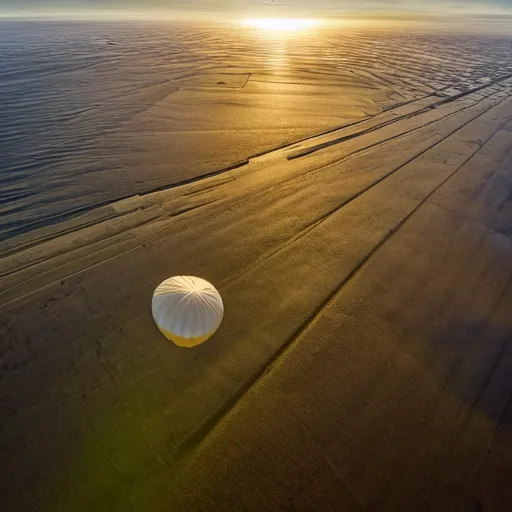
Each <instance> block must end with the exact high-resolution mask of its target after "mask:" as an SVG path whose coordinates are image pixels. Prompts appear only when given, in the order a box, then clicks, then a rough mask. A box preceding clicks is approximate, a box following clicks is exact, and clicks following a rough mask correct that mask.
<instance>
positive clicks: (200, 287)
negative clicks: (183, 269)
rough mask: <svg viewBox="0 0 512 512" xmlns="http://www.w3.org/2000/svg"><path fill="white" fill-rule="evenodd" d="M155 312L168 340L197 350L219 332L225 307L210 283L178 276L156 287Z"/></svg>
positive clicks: (157, 321) (153, 305) (154, 297)
mask: <svg viewBox="0 0 512 512" xmlns="http://www.w3.org/2000/svg"><path fill="white" fill-rule="evenodd" d="M152 311H153V318H154V320H155V322H156V325H157V326H158V328H159V329H160V331H161V332H162V334H163V335H164V336H165V337H166V338H167V339H168V340H171V341H172V342H173V343H175V344H176V345H178V346H179V347H195V346H196V345H199V344H200V343H203V342H205V341H206V340H207V339H208V338H210V337H211V336H212V335H213V333H214V332H215V331H216V330H217V329H218V327H219V325H220V323H221V321H222V317H223V315H224V305H223V303H222V298H221V296H220V294H219V292H218V291H217V289H216V288H215V287H214V286H213V285H212V284H210V283H209V282H208V281H205V280H204V279H201V278H200V277H193V276H175V277H171V278H169V279H166V280H165V281H163V282H162V283H160V284H159V285H158V286H157V287H156V289H155V291H154V293H153V301H152Z"/></svg>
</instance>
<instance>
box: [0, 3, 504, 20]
mask: <svg viewBox="0 0 512 512" xmlns="http://www.w3.org/2000/svg"><path fill="white" fill-rule="evenodd" d="M163 12H165V13H173V12H176V13H178V12H179V13H191V14H192V13H204V14H213V15H215V14H217V15H228V16H240V15H247V16H262V17H272V16H274V17H283V16H288V17H289V16H294V17H296V16H314V17H334V18H336V17H344V16H345V17H346V16H351V17H354V16H361V17H366V16H391V17H392V16H396V17H407V16H411V17H422V16H434V17H436V16H439V17H441V16H443V15H446V14H450V15H454V16H467V15H469V16H484V17H485V16H487V17H491V18H492V17H499V16H501V15H505V14H512V0H428V1H427V0H0V14H4V15H5V14H7V15H9V14H10V15H31V14H41V15H44V14H48V15H51V14H65V13H84V14H86V13H96V14H105V15H107V14H109V13H110V14H112V13H117V14H121V13H132V14H136V13H141V14H146V15H150V14H152V13H154V14H157V13H163Z"/></svg>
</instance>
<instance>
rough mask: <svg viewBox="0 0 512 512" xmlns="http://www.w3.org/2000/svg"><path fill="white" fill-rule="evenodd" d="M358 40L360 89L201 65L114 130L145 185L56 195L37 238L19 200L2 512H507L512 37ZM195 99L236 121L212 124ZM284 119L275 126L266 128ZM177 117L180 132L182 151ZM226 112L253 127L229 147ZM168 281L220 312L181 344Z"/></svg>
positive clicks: (10, 273)
mask: <svg viewBox="0 0 512 512" xmlns="http://www.w3.org/2000/svg"><path fill="white" fill-rule="evenodd" d="M386 37H389V38H390V39H386ZM439 37H441V36H439ZM461 37H462V36H461ZM393 38H395V39H393ZM397 38H398V39H397ZM429 38H430V39H429ZM404 39H407V40H408V41H410V48H411V50H410V52H408V53H405V52H403V56H402V57H401V59H400V58H397V57H396V55H395V53H394V51H392V50H393V48H394V47H393V44H395V45H401V46H402V47H403V46H404ZM351 41H353V47H352V48H353V56H352V57H350V53H349V52H348V51H346V52H345V57H346V58H351V59H353V61H355V60H356V56H357V55H359V59H360V67H361V70H360V71H358V68H357V66H355V65H354V63H353V62H352V61H351V63H350V65H347V66H346V68H347V69H344V68H341V67H340V70H339V71H338V72H337V74H336V76H335V77H332V76H329V78H328V82H329V83H322V84H320V83H319V82H316V80H317V79H318V76H316V77H315V84H314V85H308V83H307V82H308V80H310V79H311V77H310V78H307V76H308V73H312V72H313V71H311V69H306V66H305V64H304V61H302V64H301V65H295V67H294V66H293V65H292V66H291V67H290V69H291V70H292V71H293V73H292V71H290V73H291V74H293V82H294V83H293V84H292V83H287V84H285V83H284V82H285V80H284V79H283V71H282V69H281V73H280V74H279V73H278V77H279V78H278V79H277V80H274V81H273V80H271V79H270V78H269V77H271V74H270V73H269V68H268V67H265V66H264V67H265V70H264V71H261V75H259V79H256V80H255V83H251V81H252V80H253V79H254V76H256V75H258V74H257V73H256V72H255V71H254V69H253V68H252V67H251V68H250V69H251V70H252V71H250V70H247V73H248V74H251V76H250V77H249V79H248V81H247V82H246V83H245V84H244V83H243V79H242V78H241V76H242V75H241V74H242V68H241V64H238V67H237V71H236V73H231V72H229V73H228V71H226V70H225V69H224V70H222V71H221V70H219V69H218V68H217V69H216V70H215V72H210V71H208V72H205V71H204V70H201V72H200V73H198V74H197V75H196V76H195V78H194V85H193V87H194V88H196V87H198V88H199V89H200V91H196V90H195V89H194V91H192V92H191V91H190V90H188V89H187V88H186V87H185V86H183V87H185V88H184V89H183V91H184V92H183V94H184V97H180V96H176V95H173V94H166V95H165V97H164V98H160V99H159V100H158V103H155V104H152V105H151V106H150V107H149V108H144V110H143V111H141V112H140V113H138V114H137V116H136V117H135V118H133V119H128V120H126V121H125V122H124V123H123V128H122V129H118V128H115V129H112V130H111V131H109V132H108V134H105V135H104V137H103V136H102V139H103V140H102V141H101V144H100V145H101V152H105V153H108V154H109V157H110V156H111V155H113V156H114V158H115V159H116V160H117V161H118V162H123V166H124V167H123V169H130V168H131V169H132V170H133V174H132V175H133V176H134V177H135V176H137V174H136V173H135V171H134V169H136V168H144V162H145V161H144V152H147V153H148V154H149V155H150V158H152V159H153V160H152V162H154V163H153V164H151V165H149V166H148V167H147V169H150V172H149V171H145V174H143V175H139V178H137V179H142V180H144V183H145V186H144V187H139V189H137V187H136V186H135V181H132V182H130V183H129V185H127V187H126V188H122V187H121V188H122V193H121V192H120V193H119V197H115V194H116V193H117V189H116V191H115V194H114V196H113V195H112V192H111V187H110V188H109V187H106V186H101V187H99V186H98V184H97V183H96V185H95V187H96V188H95V190H96V191H95V192H94V193H91V194H90V195H88V194H82V193H81V194H80V195H81V196H86V197H85V199H84V200H83V202H77V203H73V209H74V210H75V211H74V213H71V214H70V213H69V212H70V210H68V209H67V208H66V207H65V206H66V205H68V203H67V202H64V203H62V202H60V201H49V204H50V206H44V211H45V212H46V213H44V215H46V214H47V215H49V216H50V217H51V218H53V220H52V221H49V220H48V219H49V218H50V217H49V218H48V219H47V220H46V221H45V222H44V223H42V224H41V225H37V226H33V225H32V227H33V228H35V229H28V228H27V226H28V224H27V223H32V222H35V221H34V218H35V217H36V216H37V215H39V214H40V212H42V211H43V210H41V211H39V210H33V209H31V207H28V206H23V207H22V210H23V209H26V212H25V213H23V212H22V213H21V214H20V215H21V220H20V219H18V220H17V221H16V222H19V224H16V222H15V220H13V219H14V217H12V215H13V213H9V212H7V217H6V219H7V221H6V223H7V227H6V233H7V234H8V235H9V236H8V237H7V236H6V239H5V240H4V241H3V242H2V244H1V246H0V250H1V257H2V273H1V276H0V290H1V291H0V308H1V313H0V315H1V319H2V325H1V329H2V332H1V336H0V339H1V340H2V341H1V355H0V390H1V392H0V416H1V418H2V422H1V427H0V428H1V435H0V443H1V444H0V477H1V482H2V483H1V484H0V486H1V489H2V491H1V492H0V508H2V509H3V510H6V511H11V510H13V511H14V510H16V511H20V512H23V511H28V510H38V511H39V510H41V511H46V510H48V511H53V512H56V511H60V510H62V511H89V510H95V511H101V510H105V511H107V510H108V511H110V512H120V511H131V512H134V511H144V512H153V511H169V510H172V511H173V512H174V511H187V512H188V511H208V512H210V511H238V510H240V511H242V510H251V511H261V510H269V511H271V510H283V511H284V510H290V511H292V510H300V511H313V510H321V511H326V512H327V511H343V510H347V511H363V510H364V511H370V510H372V511H399V510H404V511H406V510H414V511H427V510H436V511H445V510H446V511H451V510H460V511H481V510H485V511H487V512H488V511H493V512H494V511H508V510H509V504H510V503H511V502H512V490H511V488H510V475H511V474H512V473H511V472H512V431H511V425H512V423H511V422H512V407H511V403H512V379H511V378H510V375H511V368H512V345H511V344H510V342H511V341H512V338H511V333H512V313H511V311H512V287H511V283H512V203H511V197H512V68H511V67H510V66H511V64H510V63H508V64H507V62H505V60H506V59H507V58H509V57H507V56H506V54H505V53H504V50H503V48H506V47H507V45H508V47H509V46H510V42H509V41H508V42H507V41H506V40H505V39H499V41H500V42H499V43H498V42H495V44H494V45H492V44H489V43H488V44H487V46H486V44H485V42H484V41H483V40H480V39H477V38H476V39H472V40H471V41H470V40H469V39H468V40H464V38H463V39H461V41H460V44H459V45H453V44H452V45H448V44H446V41H447V39H442V38H441V39H436V38H434V37H433V36H427V35H425V36H422V37H419V36H418V37H414V36H413V35H409V36H407V37H406V36H405V35H403V34H400V35H394V36H393V35H387V36H384V35H382V36H381V37H380V39H379V38H378V37H376V35H375V34H367V33H364V32H363V33H361V34H359V35H357V34H355V35H353V38H352V39H351ZM393 41H395V42H394V43H393ZM436 41H437V42H438V44H439V47H436V46H435V44H436ZM439 41H441V42H439ZM464 41H466V45H467V46H464ZM496 41H498V39H496ZM289 44H290V45H292V46H290V47H289V48H292V47H293V44H292V43H289ZM347 45H348V46H349V43H348V42H347ZM422 45H424V46H422ZM479 45H480V46H479ZM470 46H471V48H472V50H471V51H470V50H469V48H470ZM484 47H485V48H486V49H485V50H483V49H482V48H484ZM422 48H423V49H422ZM454 48H455V49H456V51H457V52H458V54H457V55H455V54H454V51H455V50H454ZM464 48H466V50H465V51H466V52H467V53H464V51H463V50H462V49H464ZM493 48H494V50H493ZM499 48H501V50H500V49H499ZM331 50H332V48H331ZM434 50H435V51H434ZM414 51H416V52H420V51H421V52H424V53H423V54H424V55H426V54H430V55H431V57H430V59H429V60H427V59H426V58H423V59H419V58H418V57H414ZM493 51H494V52H495V53H494V54H493ZM500 51H501V55H502V60H503V62H501V61H500V62H501V63H498V60H497V59H496V55H498V53H499V52H500ZM372 52H376V55H375V56H374V57H372V55H373V54H372ZM436 52H437V53H436ZM442 52H445V55H448V54H451V59H449V60H447V59H443V58H441V57H438V55H439V54H440V53H442ZM285 53H286V52H285ZM291 53H292V55H293V52H291ZM377 54H378V55H377ZM301 55H302V54H301ZM476 55H478V56H479V57H478V59H480V61H478V60H477V58H476V57H475V56H476ZM339 56H340V55H339V54H338V55H337V58H339ZM393 56H394V57H393ZM301 58H302V57H301ZM393 58H394V60H393ZM372 59H373V60H372ZM386 59H388V60H386ZM465 59H467V60H468V62H469V61H471V62H472V63H473V64H472V65H473V66H474V68H472V69H469V67H468V65H469V64H468V62H465ZM292 60H293V59H292ZM391 61H393V65H394V67H393V72H394V73H391V71H390V69H391ZM477 62H478V64H477ZM413 63H416V64H415V65H416V66H417V67H418V69H417V74H418V76H419V77H421V80H420V79H419V78H418V76H416V74H415V72H414V68H413ZM376 64H378V65H379V66H380V67H381V68H385V70H383V71H382V73H381V74H379V72H378V71H377V70H376V69H375V68H376ZM321 65H322V61H321V60H320V61H319V62H317V64H316V66H317V67H316V68H315V71H314V72H315V73H316V75H318V74H319V73H320V69H319V68H321ZM325 66H326V67H329V69H331V68H332V65H331V64H330V63H329V62H327V63H325ZM400 66H402V68H400ZM465 66H466V68H467V71H464V72H463V71H462V69H464V67H465ZM427 67H429V68H430V69H431V70H432V71H431V73H430V74H429V73H428V72H427V70H426V69H427ZM298 68H300V69H298ZM363 68H365V69H366V74H365V72H364V70H363ZM348 69H352V70H356V71H358V72H357V73H352V74H355V75H357V76H356V77H351V78H350V82H349V81H348V80H349V78H348V77H349V76H350V72H349V71H348ZM400 69H402V70H405V69H407V70H409V71H408V73H409V74H408V75H407V76H405V75H404V76H402V74H404V73H405V71H403V72H401V71H400ZM436 69H438V70H439V71H436ZM370 71H371V76H370ZM223 73H224V75H223V76H221V75H222V74H223ZM230 73H231V74H230ZM401 73H402V74H401ZM463 73H467V76H463ZM235 75H236V76H235ZM363 76H364V77H366V78H365V79H364V80H363V78H362V77H363ZM391 76H393V77H395V80H396V83H390V80H391V79H390V78H389V77H391ZM450 77H452V78H450ZM318 80H323V79H318ZM326 80H327V79H326ZM340 80H341V81H344V82H343V84H341V83H340ZM450 80H451V81H450ZM290 81H291V80H287V81H286V82H290ZM331 81H332V83H331ZM213 82H215V83H214V84H213V85H211V84H212V83H213ZM219 82H225V84H219ZM274 82H275V83H274ZM228 84H230V85H229V86H233V87H234V90H235V93H233V91H228V92H227V93H226V91H225V89H223V88H222V87H221V89H222V90H221V91H219V90H218V88H217V86H224V85H225V86H226V87H227V86H228ZM269 84H274V85H269ZM276 84H277V85H276ZM365 84H366V85H365ZM404 84H409V85H407V86H406V85H404ZM436 84H437V85H436ZM370 85H371V86H370ZM180 87H182V86H180ZM191 87H192V86H191ZM268 87H276V89H275V90H274V92H272V93H269V89H267V88H268ZM311 88H312V89H311ZM365 88H368V89H370V90H369V91H365ZM180 90H181V89H180ZM242 91H245V92H242ZM283 91H284V92H283ZM326 91H329V92H326ZM209 95H221V96H222V97H223V98H224V99H226V98H230V100H229V101H232V102H234V103H235V105H230V106H226V107H225V108H226V110H222V111H221V110H219V112H216V111H215V108H213V109H211V110H208V109H206V108H204V105H206V104H207V105H210V104H212V103H214V104H215V105H217V104H218V103H217V102H213V101H212V100H211V99H208V98H210V96H209ZM283 95H284V96H285V98H283ZM242 97H243V98H244V99H243V101H245V102H247V103H244V104H243V105H240V103H239V101H242V100H241V98H242ZM297 97H298V99H297ZM176 98H178V99H176ZM180 98H181V99H180ZM262 98H266V100H263V99H262ZM312 98H316V99H317V101H318V102H319V103H316V104H312V103H311V102H312V101H313V100H312ZM318 98H320V100H318ZM178 100H179V101H178ZM221 101H224V100H221ZM226 101H227V99H226ZM272 101H275V102H276V105H279V106H280V107H281V108H282V109H283V114H281V115H276V116H275V118H274V117H272V116H268V114H265V115H262V116H261V124H260V125H258V119H259V118H258V115H256V114H255V110H258V109H263V108H265V109H266V108H268V109H269V110H272V109H274V108H279V107H274V106H273V105H272V104H271V103H272ZM173 102H177V103H173ZM260 102H261V103H260ZM268 102H270V103H268ZM221 104H222V103H221ZM192 105H193V106H192ZM344 105H352V106H354V105H355V107H351V108H352V110H350V112H348V113H347V112H346V111H345V110H344ZM306 107H307V108H306ZM219 108H220V107H219ZM194 109H196V110H194ZM238 109H240V110H238ZM304 109H306V110H307V112H305V111H304ZM308 109H309V110H308ZM194 111H196V112H209V115H211V117H210V118H208V116H206V117H207V119H204V118H203V116H198V117H196V118H194V115H192V112H194ZM288 111H289V112H291V113H292V114H290V118H289V119H284V120H283V117H284V115H285V114H284V112H288ZM238 112H245V114H246V115H247V118H245V117H244V115H241V114H240V115H239V114H238ZM180 116H181V117H180ZM231 116H232V117H231ZM224 117H226V118H229V119H231V122H232V124H231V125H230V128H229V130H227V131H228V132H229V135H226V133H218V132H219V131H222V130H220V129H219V122H220V121H219V120H220V119H223V118H224ZM173 118H176V119H182V118H183V119H186V120H187V122H189V123H190V127H189V128H186V129H180V130H179V133H178V134H175V133H174V134H173V136H176V137H177V139H176V140H178V141H182V142H177V143H176V145H175V146H173V145H169V144H168V142H167V141H166V138H167V137H169V136H170V135H169V133H171V132H172V128H169V126H171V125H172V122H173V121H172V119H173ZM312 118H314V119H316V120H317V124H314V125H312V122H311V119H312ZM240 119H245V121H246V122H247V123H248V124H251V126H257V128H254V129H255V130H256V131H258V130H260V132H261V136H255V135H254V134H252V135H253V136H254V137H255V138H251V141H250V142H247V144H246V145H244V144H242V143H240V141H241V140H242V139H243V138H244V137H246V136H247V132H246V131H245V130H246V128H245V126H246V125H243V124H239V123H240ZM301 119H302V120H303V123H301V122H300V120H301ZM180 123H181V121H180ZM194 123H196V124H194ZM253 123H255V124H253ZM180 126H181V124H180ZM208 126H210V127H216V128H215V131H216V132H215V136H213V138H212V139H211V142H209V143H205V142H204V141H205V140H206V139H207V138H208V137H206V136H205V133H207V132H208V130H209V129H213V128H208ZM137 129H140V132H138V131H137ZM260 132H258V133H260ZM127 134H130V138H127V137H128V136H127ZM191 134H192V135H191ZM201 137H203V138H201ZM223 137H225V138H224V139H223ZM222 141H224V142H222ZM134 144H135V145H134ZM208 144H210V145H208ZM235 146H236V148H237V149H236V150H233V151H229V150H227V149H225V148H228V147H235ZM113 148H116V149H115V150H114V149H113ZM142 148H144V151H143V150H142ZM180 151H183V153H180ZM97 154H99V153H97ZM176 155H178V156H176ZM179 155H181V156H179ZM190 155H194V157H193V158H196V159H197V160H194V159H193V158H192V157H191V156H190ZM102 158H103V157H102ZM191 158H192V159H191ZM102 161H103V160H102ZM128 161H130V162H131V163H130V165H133V167H129V164H128V163H126V162H128ZM175 161H177V162H181V166H182V167H181V168H180V169H181V170H180V169H178V167H179V166H178V167H176V169H175V168H174V167H172V166H173V163H174V162H175ZM198 162H203V165H202V166H201V165H199V163H198ZM52 169H53V167H52ZM169 169H173V170H172V172H168V171H169ZM48 172H50V171H48ZM52 172H53V171H52ZM99 174H101V175H102V177H101V178H100V183H103V185H104V184H106V183H108V180H109V179H111V180H114V178H113V176H114V175H113V174H111V175H110V177H109V178H107V174H105V173H99ZM50 175H52V174H51V172H50V174H49V176H50ZM55 176H58V173H57V174H56V175H55ZM127 176H128V178H127V182H128V181H130V179H131V178H129V176H130V172H128V175H127ZM141 176H142V177H141ZM84 179H85V178H84ZM103 179H104V180H106V181H101V180H103ZM116 179H117V178H116ZM51 180H53V178H51V179H50V183H51V182H52V181H51ZM55 180H56V181H55V183H57V182H58V180H57V179H56V178H55ZM116 183H117V181H116ZM146 185H147V186H146ZM27 187H28V185H27ZM77 187H78V189H80V190H83V189H82V188H80V187H79V186H78V185H77ZM58 190H60V189H59V187H58V186H57V185H56V186H55V187H53V186H49V187H48V188H47V189H45V191H42V192H40V194H43V196H39V198H38V200H41V204H43V205H44V204H45V201H46V199H44V200H43V199H41V198H44V197H46V196H44V194H50V196H48V197H53V194H58V193H60V192H57V191H58ZM91 190H92V189H91ZM38 194H39V192H38ZM102 194H105V195H102ZM96 200H98V202H99V203H100V204H96V202H95V201H96ZM20 204H21V203H20ZM18 206H19V205H18ZM42 208H43V206H42ZM76 210H79V211H76ZM24 211H25V210H24ZM38 212H39V213H38ZM36 214H37V215H36ZM32 216H34V218H32ZM173 275H197V276H200V277H202V278H205V279H207V280H208V281H210V282H211V283H213V284H214V285H215V286H216V287H217V288H218V290H219V292H220V293H221V295H222V298H223V301H224V306H225V316H224V320H223V323H222V324H221V327H220V329H219V330H218V331H217V333H216V334H215V335H214V336H213V337H212V338H211V339H210V340H209V341H207V342H206V343H204V344H202V345H200V346H198V347H195V348H194V349H183V348H178V347H177V346H175V345H173V344H172V343H169V342H168V341H167V340H166V339H165V338H164V337H163V336H162V335H161V333H160V332H159V331H158V328H157V327H156V325H155V324H154V322H153V319H152V316H151V297H152V293H153V290H154V289H155V287H156V286H157V285H158V284H159V283H160V282H161V281H162V280H163V279H165V278H167V277H169V276H173Z"/></svg>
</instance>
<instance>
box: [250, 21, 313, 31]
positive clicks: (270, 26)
mask: <svg viewBox="0 0 512 512" xmlns="http://www.w3.org/2000/svg"><path fill="white" fill-rule="evenodd" d="M241 23H242V25H245V26H249V27H254V28H259V29H262V30H271V31H276V32H285V31H291V30H304V29H307V28H311V27H314V26H316V25H318V22H317V21H316V20H312V19H307V18H249V19H246V20H242V22H241Z"/></svg>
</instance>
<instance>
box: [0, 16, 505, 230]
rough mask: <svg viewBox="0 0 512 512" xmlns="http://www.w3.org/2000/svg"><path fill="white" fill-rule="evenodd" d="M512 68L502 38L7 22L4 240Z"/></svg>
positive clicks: (2, 120)
mask: <svg viewBox="0 0 512 512" xmlns="http://www.w3.org/2000/svg"><path fill="white" fill-rule="evenodd" d="M511 73H512V42H511V39H507V38H504V37H483V36H475V37H471V36H467V35H466V36H462V35H461V36H447V35H443V36H441V35H432V34H427V35H412V34H407V33H404V32H401V33H391V32H378V31H369V30H358V31H356V30H343V29H329V30H327V29H323V30H316V31H310V32H304V33H301V34H286V35H282V34H275V33H264V32H261V31H258V30H252V29H250V28H248V27H238V26H232V27H227V26H213V25H212V26H204V25H191V24H185V23H181V24H178V23H174V24H173V23H166V24H155V23H149V22H147V23H127V22H123V23H106V22H102V23H101V22H96V23H85V22H80V23H78V22H74V23H71V22H48V21H46V22H21V21H2V22H0V155H1V160H0V179H1V192H0V219H1V223H0V224H1V230H0V235H1V236H2V238H6V237H10V236H14V235H16V234H18V233H21V232H24V231H27V230H30V229H33V228H35V227H38V226H41V225H45V224H49V223H52V222H56V221H58V220H60V219H62V218H65V217H67V216H69V215H72V214H76V213H77V212H79V211H82V210H84V209H89V208H92V207H94V206H95V205H98V204H102V203H104V202H108V201H113V200H115V199H118V198H121V197H124V196H127V195H131V194H137V193H141V192H145V191H148V190H151V189H153V188H155V187H160V186H165V185H168V184H174V183H177V182H181V181H183V180H187V179H190V178H193V177H197V176H201V175H203V174H205V173H208V172H211V171H214V170H216V169H221V168H223V167H225V166H227V165H229V164H231V163H233V162H236V161H239V160H243V159H245V158H247V157H250V156H251V155H254V154H257V153H260V152H262V151H267V150H270V149H272V148H274V147H278V146H281V145H283V144H286V143H290V142H293V141H294V140H297V139H300V138H304V137H306V136H308V135H312V134H316V133H319V132H322V131H325V130H328V129H330V128H334V127H336V126H340V125H343V124H344V123H347V122H350V121H353V120H356V119H360V118H362V117H364V116H368V115H374V114H376V113H378V112H379V111H381V110H382V109H383V108H391V107H392V106H393V105H394V104H397V103H401V102H404V101H411V100H413V99H415V98H419V97H422V96H425V95H428V94H456V93H457V92H463V91H466V90H469V89H474V88H477V87H479V86H481V85H484V84H487V83H490V82H492V81H494V80H497V79H500V78H502V77H504V76H508V75H510V74H511Z"/></svg>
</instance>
